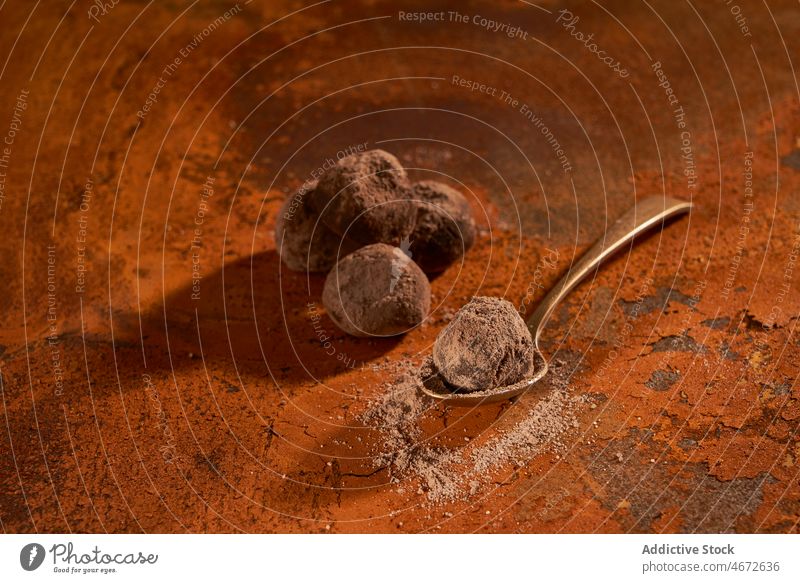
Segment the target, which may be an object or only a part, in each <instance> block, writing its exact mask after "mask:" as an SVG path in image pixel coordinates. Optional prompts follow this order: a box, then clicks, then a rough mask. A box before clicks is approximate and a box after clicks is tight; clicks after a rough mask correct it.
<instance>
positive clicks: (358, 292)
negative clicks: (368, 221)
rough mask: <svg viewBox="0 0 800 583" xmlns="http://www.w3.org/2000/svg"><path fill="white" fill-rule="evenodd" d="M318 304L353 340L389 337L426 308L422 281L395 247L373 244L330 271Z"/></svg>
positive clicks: (415, 320)
mask: <svg viewBox="0 0 800 583" xmlns="http://www.w3.org/2000/svg"><path fill="white" fill-rule="evenodd" d="M322 303H323V305H324V306H325V309H326V310H327V311H328V315H329V316H330V317H331V319H333V321H334V322H335V323H336V325H337V326H339V328H341V329H342V330H344V331H345V332H347V333H348V334H352V335H353V336H395V335H397V334H403V333H404V332H407V331H408V330H410V329H412V328H414V327H415V326H418V325H419V324H420V323H421V322H422V321H423V320H424V319H425V317H426V316H427V315H428V311H429V310H430V307H431V286H430V283H429V282H428V278H427V277H425V274H424V273H423V272H422V270H421V269H420V268H419V266H418V265H417V264H416V263H414V262H413V261H411V259H410V258H409V257H408V255H406V254H405V253H403V251H402V250H400V249H399V248H398V247H392V246H391V245H385V244H383V243H376V244H374V245H367V246H366V247H362V248H361V249H359V250H358V251H356V252H355V253H351V254H350V255H348V256H347V257H345V258H344V259H341V260H340V261H339V262H338V263H337V264H336V266H335V267H334V268H333V269H331V272H330V273H329V274H328V279H326V280H325V288H324V289H323V291H322Z"/></svg>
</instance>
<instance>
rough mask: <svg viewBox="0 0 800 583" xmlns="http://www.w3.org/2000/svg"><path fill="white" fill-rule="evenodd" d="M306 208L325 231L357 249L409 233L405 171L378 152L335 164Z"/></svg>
mask: <svg viewBox="0 0 800 583" xmlns="http://www.w3.org/2000/svg"><path fill="white" fill-rule="evenodd" d="M311 205H312V207H313V208H314V210H316V211H317V212H318V213H320V214H321V215H322V220H323V221H324V222H325V223H326V224H327V225H328V226H329V227H330V228H331V229H333V230H334V231H335V232H337V233H339V234H340V235H344V234H346V235H347V236H348V237H351V238H352V239H353V240H355V241H358V242H359V243H361V244H363V245H371V244H372V243H387V244H390V245H400V243H401V242H402V241H403V240H404V239H407V238H408V236H409V235H410V234H411V231H412V230H413V229H414V219H415V214H416V207H415V205H414V203H413V202H412V201H411V200H410V199H409V183H408V178H407V177H406V171H405V169H403V167H402V166H401V165H400V162H398V161H397V158H395V157H394V156H392V155H391V154H389V153H388V152H384V151H383V150H370V151H367V152H363V153H360V154H352V155H350V156H347V157H345V158H342V159H341V160H339V161H338V162H337V163H336V164H334V165H333V166H332V167H331V168H330V169H329V170H327V171H326V172H325V174H323V175H322V177H321V178H320V180H319V185H318V186H317V188H316V190H315V191H314V193H313V196H312V197H311Z"/></svg>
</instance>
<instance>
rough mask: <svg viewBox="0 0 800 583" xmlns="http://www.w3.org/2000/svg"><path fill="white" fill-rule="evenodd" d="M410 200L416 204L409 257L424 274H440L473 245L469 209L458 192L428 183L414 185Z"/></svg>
mask: <svg viewBox="0 0 800 583" xmlns="http://www.w3.org/2000/svg"><path fill="white" fill-rule="evenodd" d="M411 197H412V198H413V199H414V202H415V204H416V205H417V220H416V226H415V227H414V231H413V232H412V233H411V257H412V258H413V259H414V261H416V262H417V264H418V265H419V266H420V267H421V268H422V270H423V271H424V272H426V273H438V272H440V271H444V270H445V269H447V266H448V265H450V264H451V263H453V262H454V261H457V260H458V259H460V258H461V257H462V256H463V255H464V253H465V252H466V251H467V250H468V249H469V248H470V247H472V244H473V243H474V242H475V221H474V220H473V218H472V209H471V208H470V206H469V203H468V202H467V199H466V198H464V196H463V195H462V194H461V193H460V192H458V191H457V190H455V189H454V188H450V187H449V186H447V185H446V184H442V183H441V182H434V181H431V180H425V181H422V182H417V183H416V184H415V185H414V186H413V187H412V189H411Z"/></svg>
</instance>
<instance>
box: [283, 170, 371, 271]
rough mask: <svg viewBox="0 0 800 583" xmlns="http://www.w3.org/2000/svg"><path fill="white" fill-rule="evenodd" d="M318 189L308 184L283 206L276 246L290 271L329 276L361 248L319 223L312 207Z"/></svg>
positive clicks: (314, 185) (314, 184) (312, 184)
mask: <svg viewBox="0 0 800 583" xmlns="http://www.w3.org/2000/svg"><path fill="white" fill-rule="evenodd" d="M314 188H316V183H310V184H305V185H303V187H301V188H300V189H299V190H298V191H297V192H296V193H295V194H294V195H293V196H290V197H289V198H287V199H286V202H284V203H283V206H282V207H281V210H280V213H279V214H278V220H277V222H276V224H275V245H276V246H277V247H278V251H279V252H280V255H281V259H282V260H283V263H284V264H285V265H286V267H288V268H289V269H292V270H294V271H308V272H322V273H327V272H328V271H330V269H331V267H333V266H334V265H335V264H336V260H337V259H338V258H339V257H344V256H345V255H347V254H348V253H351V252H353V251H355V250H356V249H357V248H358V247H359V246H358V245H357V244H356V243H355V242H354V241H352V240H350V239H348V238H345V237H342V236H341V235H337V234H336V233H334V232H333V231H332V230H331V229H330V228H329V227H328V226H327V225H325V224H324V223H323V222H322V221H319V220H317V215H316V213H314V212H313V211H312V210H311V208H310V205H309V198H310V196H311V193H312V192H313V191H314Z"/></svg>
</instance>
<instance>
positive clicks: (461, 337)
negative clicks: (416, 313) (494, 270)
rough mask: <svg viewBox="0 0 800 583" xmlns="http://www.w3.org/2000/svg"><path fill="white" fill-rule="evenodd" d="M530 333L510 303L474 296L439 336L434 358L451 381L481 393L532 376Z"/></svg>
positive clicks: (461, 387)
mask: <svg viewBox="0 0 800 583" xmlns="http://www.w3.org/2000/svg"><path fill="white" fill-rule="evenodd" d="M533 356H534V350H533V339H532V338H531V333H530V331H529V330H528V327H527V326H526V325H525V322H524V321H523V320H522V317H521V316H520V315H519V314H518V313H517V311H516V310H515V309H514V306H512V305H511V303H510V302H508V301H506V300H503V299H500V298H488V297H474V298H472V300H470V302H469V303H468V304H467V305H465V306H464V307H462V308H461V309H460V310H459V311H458V312H457V313H456V315H455V317H454V318H453V320H452V321H451V322H450V323H449V324H448V325H447V327H446V328H445V329H444V330H442V331H441V332H440V333H439V335H438V336H437V337H436V342H435V344H434V345H433V362H434V364H435V365H436V368H437V370H438V372H439V374H440V375H441V376H442V378H444V380H445V381H447V382H448V383H449V384H450V385H452V386H454V387H456V388H459V389H462V390H464V391H482V390H487V389H493V388H495V387H503V386H507V385H513V384H514V383H517V382H520V381H522V380H524V379H525V378H527V377H529V376H531V375H532V374H533V369H534V360H533Z"/></svg>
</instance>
